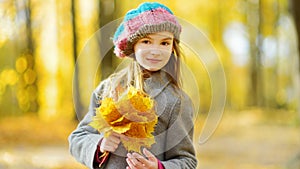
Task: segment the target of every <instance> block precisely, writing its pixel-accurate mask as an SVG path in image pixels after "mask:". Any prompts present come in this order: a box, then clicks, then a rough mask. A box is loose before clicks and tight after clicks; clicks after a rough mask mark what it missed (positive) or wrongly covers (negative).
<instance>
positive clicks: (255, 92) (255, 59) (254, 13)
mask: <svg viewBox="0 0 300 169" xmlns="http://www.w3.org/2000/svg"><path fill="white" fill-rule="evenodd" d="M260 5H261V1H251V0H247V6H246V7H247V26H248V29H249V41H250V43H249V44H250V56H251V57H250V58H251V66H250V72H251V75H250V77H251V86H252V88H251V89H250V91H249V92H250V93H251V94H250V96H251V98H250V105H251V106H259V105H260V106H261V105H262V104H263V103H262V102H263V96H262V93H263V92H262V90H263V89H262V87H263V85H261V83H262V82H263V81H262V79H261V78H262V77H261V75H262V74H261V63H260V61H261V53H260V50H259V46H260V45H261V39H260V34H261V32H260V31H261V29H260V26H261V6H260Z"/></svg>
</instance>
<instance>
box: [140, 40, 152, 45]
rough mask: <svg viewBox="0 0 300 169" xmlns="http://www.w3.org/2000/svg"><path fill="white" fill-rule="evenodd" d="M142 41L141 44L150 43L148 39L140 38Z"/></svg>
mask: <svg viewBox="0 0 300 169" xmlns="http://www.w3.org/2000/svg"><path fill="white" fill-rule="evenodd" d="M142 43H143V44H150V41H149V40H142Z"/></svg>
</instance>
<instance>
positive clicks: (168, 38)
mask: <svg viewBox="0 0 300 169" xmlns="http://www.w3.org/2000/svg"><path fill="white" fill-rule="evenodd" d="M144 38H147V39H153V38H151V37H150V36H145V37H144ZM161 40H173V38H172V37H170V36H168V37H166V38H163V39H161Z"/></svg>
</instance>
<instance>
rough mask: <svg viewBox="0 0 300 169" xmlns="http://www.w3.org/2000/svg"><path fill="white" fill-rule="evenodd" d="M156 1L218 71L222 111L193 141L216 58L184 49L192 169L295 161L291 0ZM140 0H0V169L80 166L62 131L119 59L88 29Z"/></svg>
mask: <svg viewBox="0 0 300 169" xmlns="http://www.w3.org/2000/svg"><path fill="white" fill-rule="evenodd" d="M157 1H158V2H161V3H163V4H166V5H167V6H168V7H170V8H171V9H172V11H174V13H175V14H176V16H178V17H180V19H182V20H184V21H185V22H188V23H189V24H190V25H193V26H194V27H196V28H197V30H198V31H199V32H201V33H203V35H204V36H205V37H206V38H207V39H208V40H209V42H210V45H212V46H213V48H214V50H215V52H216V53H217V55H218V59H219V60H218V61H219V62H220V63H221V64H222V70H224V73H225V77H226V83H225V84H226V86H219V87H220V88H225V89H226V100H225V107H224V111H223V112H222V113H223V116H222V119H221V121H220V122H219V123H218V127H217V128H216V130H215V132H214V133H213V135H212V136H211V137H210V138H209V140H208V141H206V142H205V143H201V144H200V143H199V141H198V138H199V137H200V135H201V130H202V128H203V127H204V124H205V120H206V119H207V117H208V115H209V113H208V112H209V110H210V109H211V101H212V93H213V90H212V87H211V84H210V78H211V77H210V76H209V74H208V70H207V66H212V67H213V66H214V65H215V62H216V61H215V60H211V62H210V63H209V65H205V64H203V63H202V62H201V60H197V55H196V54H195V53H193V51H192V50H189V46H188V45H186V46H185V47H183V49H184V50H186V52H185V61H186V64H187V65H188V67H189V69H190V70H191V71H192V72H193V73H194V76H195V79H196V82H197V87H198V93H197V94H198V95H199V96H200V101H199V102H198V103H196V104H197V105H198V106H199V108H200V109H199V112H197V119H196V121H195V147H196V149H197V158H198V159H199V165H198V168H200V169H216V168H218V169H254V168H255V169H300V120H299V119H300V75H299V74H300V67H299V63H300V61H299V59H300V55H299V46H300V45H299V37H300V10H299V8H300V2H299V1H298V0H226V1H221V0H189V1H186V0H172V1H171V0H170V1H167V0H157ZM141 2H143V1H138V0H65V1H58V0H56V1H55V0H0V168H1V169H2V168H9V169H15V168H23V169H27V168H28V169H63V168H64V169H65V168H76V169H77V168H78V169H80V168H85V167H84V166H82V165H81V164H79V163H77V162H76V161H75V160H74V159H73V158H72V157H71V156H70V154H69V152H68V142H67V137H68V135H69V134H70V132H71V131H72V130H73V129H74V128H75V127H76V125H77V124H78V119H80V118H82V116H83V115H84V113H86V111H87V110H86V108H87V106H88V104H89V101H90V95H91V91H92V90H93V88H94V87H95V86H96V85H97V84H98V83H99V81H100V80H101V79H103V78H105V77H107V76H108V75H109V74H110V73H112V72H113V71H114V70H115V69H116V68H117V67H118V65H119V64H120V62H121V61H120V60H119V59H117V58H116V57H115V56H113V53H112V50H110V51H109V52H107V53H106V55H105V57H104V56H101V54H102V53H101V52H100V51H101V46H100V45H99V41H95V38H93V36H95V32H96V31H98V30H99V29H101V28H103V27H104V26H105V25H107V24H109V23H111V22H112V21H115V20H118V19H120V18H121V17H122V16H124V14H125V13H126V11H128V10H129V9H132V8H135V7H137V5H138V4H139V3H141ZM112 31H113V30H112ZM102 36H104V35H102ZM111 36H112V35H111ZM192 36H193V35H192ZM192 43H196V44H197V43H198V44H200V46H201V44H203V43H202V40H201V39H193V42H192ZM107 44H111V41H108V42H107ZM183 44H185V43H184V42H183ZM201 50H203V53H205V47H203V45H202V48H201ZM82 53H84V54H82ZM210 55H211V53H209V52H207V53H206V54H205V55H204V56H201V57H202V58H211V56H210ZM80 57H81V59H82V60H81V61H80V62H78V60H79V58H80ZM100 57H101V58H104V59H103V60H102V62H101V64H100V65H99V64H98V62H97V60H99V58H100ZM87 65H88V66H87ZM76 66H77V69H78V70H80V71H79V72H76V73H74V72H75V67H76ZM95 70H97V71H96V73H95ZM74 83H76V84H78V85H74ZM220 84H223V83H220ZM194 93H195V92H194Z"/></svg>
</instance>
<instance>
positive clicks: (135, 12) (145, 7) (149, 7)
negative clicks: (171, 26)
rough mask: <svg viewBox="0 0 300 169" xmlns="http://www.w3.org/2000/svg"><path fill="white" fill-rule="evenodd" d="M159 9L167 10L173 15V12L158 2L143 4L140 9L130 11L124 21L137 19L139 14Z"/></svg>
mask: <svg viewBox="0 0 300 169" xmlns="http://www.w3.org/2000/svg"><path fill="white" fill-rule="evenodd" d="M157 8H163V9H165V10H167V11H168V12H169V13H170V14H172V15H173V12H172V11H171V10H170V9H169V8H168V7H166V6H164V5H162V4H160V3H157V2H145V3H143V4H141V5H140V6H139V7H138V8H136V9H133V10H130V11H128V12H127V14H126V15H125V18H124V21H125V22H126V21H128V20H130V19H133V18H135V17H136V16H138V15H139V14H141V13H143V12H146V11H151V10H153V9H157Z"/></svg>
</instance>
